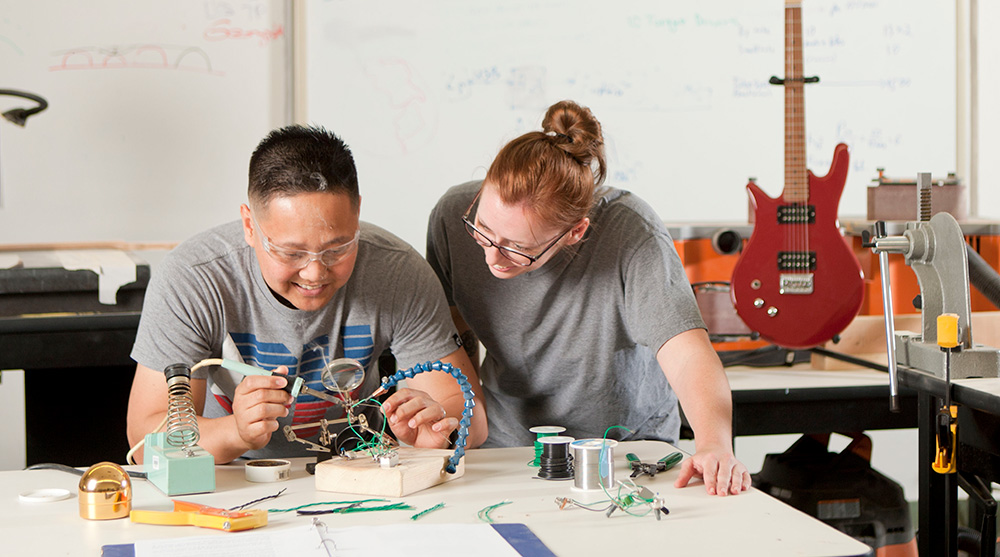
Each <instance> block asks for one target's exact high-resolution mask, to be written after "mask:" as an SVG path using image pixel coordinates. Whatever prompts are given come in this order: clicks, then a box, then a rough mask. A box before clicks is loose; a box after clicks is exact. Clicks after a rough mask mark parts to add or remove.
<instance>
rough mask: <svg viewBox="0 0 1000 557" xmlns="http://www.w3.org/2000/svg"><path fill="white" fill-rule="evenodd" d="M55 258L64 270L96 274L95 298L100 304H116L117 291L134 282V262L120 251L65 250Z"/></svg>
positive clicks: (57, 253) (59, 252)
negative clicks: (87, 271)
mask: <svg viewBox="0 0 1000 557" xmlns="http://www.w3.org/2000/svg"><path fill="white" fill-rule="evenodd" d="M55 256H56V257H57V258H58V259H59V262H60V264H61V265H62V266H63V268H65V269H66V270H69V271H78V270H81V269H84V270H89V271H93V272H94V273H96V274H97V297H98V301H100V302H101V303H102V304H106V305H114V304H116V303H117V294H118V289H119V288H121V287H122V286H124V285H126V284H130V283H133V282H135V262H134V261H132V259H131V258H130V257H129V256H128V255H127V254H126V253H125V252H123V251H121V250H111V249H95V250H66V251H57V252H55Z"/></svg>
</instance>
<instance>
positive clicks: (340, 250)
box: [250, 213, 361, 269]
mask: <svg viewBox="0 0 1000 557" xmlns="http://www.w3.org/2000/svg"><path fill="white" fill-rule="evenodd" d="M250 220H252V221H253V225H254V226H255V227H256V228H257V232H260V242H261V244H263V246H264V251H266V252H267V254H268V255H270V256H271V258H272V259H274V260H275V261H277V262H278V263H281V264H282V265H287V266H289V267H292V268H295V269H305V268H306V267H307V266H309V264H310V263H312V262H313V261H319V262H320V265H323V266H324V267H332V266H334V265H336V264H337V263H340V262H341V261H342V260H343V259H344V258H345V257H347V256H348V254H350V253H351V251H353V250H354V248H356V247H357V246H358V238H360V237H361V228H358V230H357V232H355V233H354V238H352V239H351V241H349V242H347V243H344V244H341V245H339V246H334V247H332V248H329V249H325V250H323V251H321V252H319V253H317V252H314V251H309V250H304V249H296V250H293V249H286V248H283V247H280V246H276V245H274V244H272V243H271V241H270V240H268V239H267V234H265V233H264V231H263V230H261V229H260V224H258V223H257V217H255V216H254V214H253V213H250Z"/></svg>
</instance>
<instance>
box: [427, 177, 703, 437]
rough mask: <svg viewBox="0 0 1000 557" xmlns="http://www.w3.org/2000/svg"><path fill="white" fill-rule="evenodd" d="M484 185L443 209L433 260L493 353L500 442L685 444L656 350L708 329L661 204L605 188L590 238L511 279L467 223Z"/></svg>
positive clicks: (433, 228) (490, 374)
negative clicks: (552, 431) (555, 437)
mask: <svg viewBox="0 0 1000 557" xmlns="http://www.w3.org/2000/svg"><path fill="white" fill-rule="evenodd" d="M480 184H481V183H480V182H469V183H466V184H462V185H459V186H455V187H453V188H451V189H450V190H449V191H448V192H447V193H446V194H445V195H444V196H443V197H442V198H441V200H440V201H439V202H438V204H437V206H436V207H435V208H434V211H433V212H432V213H431V217H430V222H429V227H428V233H427V259H428V261H429V262H430V264H431V267H432V268H434V270H435V272H437V274H438V278H440V279H441V283H442V284H443V285H444V289H445V294H446V296H447V297H448V301H449V303H450V304H451V305H453V306H455V307H457V308H458V310H459V312H460V313H461V315H462V318H463V319H465V322H466V323H467V324H468V325H469V326H470V327H471V329H472V330H473V332H475V333H476V335H477V336H478V337H479V340H480V341H481V342H482V343H483V346H485V348H486V355H485V359H484V361H483V364H482V367H481V369H480V372H479V377H480V380H481V381H482V383H483V390H484V394H485V402H486V409H487V417H488V418H489V432H490V433H489V438H488V439H487V441H486V444H485V445H484V446H490V447H497V446H519V445H530V444H531V443H533V442H534V439H535V436H534V434H532V433H530V432H529V431H528V428H530V427H532V426H538V425H555V426H564V427H566V433H565V434H566V435H569V436H572V437H576V438H578V439H582V438H593V437H598V438H599V437H602V436H603V435H604V433H605V430H606V429H607V428H608V427H610V426H624V427H627V428H628V429H630V430H632V433H631V434H629V433H627V432H622V431H621V430H613V431H612V432H610V433H609V435H608V436H609V437H612V438H617V439H659V440H663V441H668V442H675V441H676V440H677V437H678V434H679V429H680V416H679V413H678V411H677V397H676V395H675V394H674V392H673V390H672V389H671V388H670V385H669V384H668V383H667V380H666V377H665V376H664V374H663V371H662V370H661V368H660V366H659V364H658V363H657V360H656V352H657V350H659V348H660V347H661V346H663V344H664V343H665V342H667V341H668V340H669V339H670V338H672V337H673V336H675V335H677V334H678V333H681V332H684V331H687V330H690V329H694V328H704V327H705V324H704V322H703V321H702V318H701V314H700V313H699V311H698V307H697V305H696V303H695V300H694V294H693V292H692V290H691V286H690V283H689V282H688V279H687V276H686V275H685V273H684V268H683V266H682V265H681V261H680V258H679V257H678V256H677V252H676V250H675V249H674V246H673V241H672V240H671V238H670V235H669V233H668V232H667V230H666V228H665V227H664V226H663V223H662V222H661V221H660V220H659V218H658V217H657V216H656V213H655V212H654V211H653V209H652V208H651V207H649V205H647V204H646V203H645V202H643V201H642V200H640V199H638V198H637V197H636V196H635V195H632V194H630V193H629V192H626V191H622V190H617V189H613V188H603V189H602V190H601V191H600V192H598V196H599V199H598V202H597V204H596V207H595V208H594V210H593V211H592V212H591V214H590V215H589V216H590V221H591V223H590V228H589V231H588V233H587V235H586V236H585V237H584V239H583V241H581V242H579V243H577V244H576V245H574V246H571V247H569V248H567V249H564V250H563V251H562V252H560V253H559V254H557V255H555V256H554V257H553V258H551V259H550V260H549V261H548V262H546V263H545V264H544V265H543V266H542V267H540V268H538V269H534V270H532V271H530V272H528V273H524V274H522V275H519V276H516V277H514V278H510V279H498V278H496V277H494V276H493V275H492V273H490V270H489V268H488V266H487V264H486V262H485V257H484V252H483V248H482V247H481V246H479V245H478V244H477V243H476V242H475V240H473V239H472V237H471V236H469V234H468V232H467V231H466V230H465V226H464V224H463V222H462V219H461V217H462V215H463V214H464V213H465V211H466V210H467V209H468V208H469V206H470V205H471V204H472V201H473V199H474V198H475V196H476V193H477V192H478V191H479V187H480Z"/></svg>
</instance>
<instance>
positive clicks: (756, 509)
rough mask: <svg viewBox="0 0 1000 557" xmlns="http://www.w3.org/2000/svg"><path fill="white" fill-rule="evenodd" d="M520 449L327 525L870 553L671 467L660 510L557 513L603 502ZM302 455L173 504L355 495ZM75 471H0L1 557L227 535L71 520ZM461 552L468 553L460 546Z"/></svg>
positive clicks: (607, 550)
mask: <svg viewBox="0 0 1000 557" xmlns="http://www.w3.org/2000/svg"><path fill="white" fill-rule="evenodd" d="M673 450H675V449H674V448H673V447H671V446H670V445H668V444H665V443H660V442H654V441H636V442H627V443H622V444H620V445H619V446H618V447H617V448H616V449H615V470H616V471H615V478H616V479H617V480H622V479H626V478H627V477H628V475H629V470H628V465H627V462H626V460H625V454H626V453H627V452H633V453H635V454H636V455H637V456H639V457H640V458H641V459H643V460H644V461H647V462H649V461H655V460H657V459H659V458H661V457H663V456H665V455H667V454H668V453H670V452H672V451H673ZM533 457H534V450H533V448H531V447H523V448H508V449H479V450H473V451H470V452H469V453H468V454H467V456H466V459H467V461H466V472H465V475H464V476H463V477H461V478H459V479H456V480H454V481H451V482H448V483H446V484H443V485H439V486H436V487H433V488H430V489H427V490H424V491H421V492H418V493H414V494H411V495H408V496H406V497H402V498H400V499H393V500H392V501H393V502H396V501H404V502H406V503H408V504H410V505H412V506H413V507H415V510H412V511H380V512H374V513H358V514H334V515H323V519H324V520H325V522H326V523H327V525H328V526H329V527H330V528H340V527H346V526H357V525H366V524H368V525H371V524H387V523H399V524H403V523H412V521H411V520H410V516H412V515H413V514H415V513H416V512H418V511H419V510H423V509H427V508H429V507H431V506H434V505H436V504H438V503H441V502H444V503H446V506H445V507H444V508H442V509H440V510H438V511H435V512H432V513H429V514H427V515H425V516H424V517H422V518H421V519H420V520H419V521H418V522H417V524H445V523H449V524H451V523H481V522H480V520H479V518H478V517H477V511H479V510H480V509H483V508H484V507H487V506H489V505H493V504H496V503H499V502H501V501H503V500H510V501H511V504H508V505H505V506H502V507H499V508H497V509H496V510H494V511H493V512H492V517H493V518H494V519H495V520H496V522H508V523H524V524H527V525H528V527H529V528H530V529H531V530H532V531H533V532H534V533H535V535H537V536H538V538H539V539H540V540H541V541H542V542H544V543H545V544H546V545H547V546H548V547H549V548H550V549H551V550H552V551H553V552H554V553H556V554H557V555H568V556H575V555H614V554H616V553H618V554H620V553H621V552H622V551H625V550H627V551H628V552H629V553H632V554H637V555H638V554H653V553H660V552H668V553H669V554H671V555H736V554H739V555H753V554H760V555H815V556H820V555H869V554H871V549H870V548H869V547H868V546H867V545H865V544H862V543H860V542H858V541H856V540H854V539H853V538H850V537H848V536H846V535H844V534H842V533H841V532H839V531H837V530H835V529H833V528H831V527H829V526H827V525H826V524H824V523H822V522H820V521H818V520H816V519H814V518H812V517H810V516H808V515H806V514H804V513H801V512H799V511H797V510H795V509H793V508H792V507H790V506H788V505H785V504H784V503H781V502H780V501H778V500H777V499H774V498H772V497H770V496H768V495H765V494H764V493H762V492H759V491H757V490H754V489H751V490H750V491H749V492H747V493H744V494H742V495H739V496H729V497H712V496H709V495H708V494H707V493H706V492H705V489H704V487H703V486H702V485H701V483H700V482H697V483H696V484H695V485H692V486H689V487H687V488H684V489H676V488H674V487H673V482H674V480H675V479H676V477H677V474H678V472H679V470H680V467H679V466H678V467H676V468H674V469H672V470H669V471H667V472H663V473H660V474H657V475H656V477H655V478H649V477H645V476H642V477H640V478H637V480H638V483H640V484H641V485H644V486H646V487H648V488H650V489H651V490H653V491H656V492H659V493H660V494H661V495H662V496H663V497H664V499H665V501H666V505H667V507H668V508H669V509H670V514H669V515H667V516H665V517H664V518H663V519H662V520H660V521H657V520H656V519H655V518H654V516H653V515H652V514H650V515H648V516H645V517H634V516H628V515H626V514H624V513H621V512H616V513H615V514H614V515H613V516H612V517H611V518H608V517H606V516H605V515H604V514H603V513H599V512H589V511H586V510H583V509H580V508H567V509H564V510H560V509H559V507H558V506H557V504H556V503H555V498H556V497H572V498H574V499H577V500H581V501H596V500H600V499H604V495H603V494H602V493H601V492H596V493H594V492H580V491H576V490H574V489H573V488H572V484H573V482H572V480H569V481H547V480H540V479H537V478H534V475H535V472H536V469H535V468H532V467H530V466H528V462H529V461H530V460H532V458H533ZM309 460H310V459H305V458H302V459H294V460H293V465H292V474H291V478H290V479H289V480H288V481H285V482H279V483H263V484H254V483H250V482H247V481H246V480H245V477H244V470H243V466H242V465H241V464H234V465H228V466H219V467H217V468H216V484H217V487H216V491H215V492H213V493H208V494H202V495H192V496H181V497H177V499H183V500H188V501H193V502H197V503H201V504H205V505H210V506H214V507H222V508H229V507H235V506H238V505H241V504H243V503H246V502H249V501H251V500H254V499H257V498H260V497H263V496H266V495H271V494H273V493H276V492H277V491H278V490H280V489H281V488H287V491H286V492H285V494H284V495H282V496H281V497H280V498H278V499H274V500H270V501H266V502H264V503H263V504H261V505H260V506H259V507H258V508H267V509H274V508H281V509H286V508H291V507H295V506H299V505H303V504H307V503H314V502H322V501H338V500H346V499H363V498H365V497H362V496H356V495H345V494H336V493H328V492H319V491H316V490H315V487H314V478H313V477H312V476H310V475H308V474H307V473H306V471H305V464H306V462H308V461H309ZM78 482H79V477H78V476H75V475H72V474H68V473H65V472H59V471H55V470H31V471H13V472H0V554H3V555H45V556H54V555H88V556H95V555H100V552H101V546H103V545H105V544H121V543H131V542H135V541H137V540H142V539H156V538H167V537H190V536H201V535H216V536H238V535H240V534H239V533H226V532H221V531H217V530H210V529H203V528H196V527H192V526H157V525H148V524H134V523H131V522H130V521H129V520H128V519H120V520H110V521H89V520H85V519H83V518H80V515H79V500H78V498H77V497H76V495H75V494H76V493H77V484H78ZM38 488H64V489H69V490H70V491H71V492H72V493H73V494H74V496H73V497H71V498H70V499H66V500H63V501H57V502H50V503H22V502H20V501H19V499H18V494H19V493H20V492H23V491H25V490H28V489H38ZM133 508H134V509H155V510H169V509H170V508H171V503H170V500H169V498H168V497H167V496H165V495H163V494H162V493H161V492H160V491H159V490H158V489H157V488H156V487H155V486H153V485H152V484H150V483H148V482H146V481H144V480H135V482H134V498H133ZM310 520H311V519H310V517H304V516H296V515H295V513H280V514H278V513H271V514H270V516H269V521H268V525H267V526H266V527H265V529H262V530H259V531H261V532H262V531H264V530H266V529H280V528H291V527H296V526H303V525H305V524H308V523H309V521H310ZM470 551H473V549H472V548H470Z"/></svg>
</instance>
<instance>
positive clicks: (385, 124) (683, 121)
mask: <svg viewBox="0 0 1000 557" xmlns="http://www.w3.org/2000/svg"><path fill="white" fill-rule="evenodd" d="M802 16H803V35H804V67H805V75H807V76H809V75H817V76H819V77H820V79H821V81H820V83H818V84H814V85H809V86H807V88H806V93H805V99H806V101H805V102H806V131H807V139H808V148H807V156H808V166H809V168H810V169H811V170H813V171H814V172H815V173H816V174H819V175H824V174H826V172H827V170H828V168H829V165H830V162H831V159H832V157H833V151H834V146H835V145H836V144H837V143H838V142H845V143H847V144H848V146H849V147H850V148H851V157H852V160H851V165H850V172H849V174H848V178H847V186H846V188H845V191H844V196H843V199H842V201H841V204H840V213H841V215H852V216H858V215H861V216H863V215H864V214H865V211H866V199H867V197H866V196H867V193H866V187H867V186H868V185H869V183H870V182H871V180H872V179H873V178H874V177H875V176H876V174H877V171H876V169H877V168H878V167H884V168H885V169H886V174H887V175H888V176H892V177H914V176H915V175H916V173H917V172H932V173H933V174H934V175H935V176H937V175H942V176H943V175H944V174H945V173H947V172H952V171H955V158H956V155H955V149H956V147H955V142H956V140H955V137H956V130H955V98H956V97H955V95H956V93H955V28H956V26H955V8H954V5H953V3H952V2H930V1H925V2H919V3H914V2H912V1H907V0H840V1H829V0H815V1H813V0H807V1H806V2H804V5H803V8H802ZM306 20H307V22H308V24H307V26H306V27H307V29H306V33H307V37H306V43H307V45H308V47H307V53H308V61H307V64H306V74H305V75H306V79H305V81H306V83H305V88H306V103H307V114H308V119H309V121H310V122H312V123H317V124H323V125H325V126H327V127H328V128H330V129H332V130H333V131H335V132H337V133H339V134H340V135H342V137H343V138H344V139H345V141H347V143H348V144H350V145H351V146H352V148H353V150H354V153H355V156H356V159H357V162H358V166H359V176H360V179H361V191H362V197H363V201H362V216H363V217H365V218H368V219H369V220H376V221H377V222H378V223H379V224H381V225H383V226H385V227H387V228H389V229H390V230H392V231H394V232H396V233H397V234H399V235H401V236H402V237H403V238H404V239H405V240H407V241H409V242H410V243H411V244H413V245H414V246H415V247H417V248H418V249H419V250H420V251H423V247H424V235H425V228H426V217H427V214H428V213H429V211H430V209H431V207H432V206H433V204H434V202H435V201H436V200H437V198H438V197H439V196H440V195H441V194H442V193H443V192H444V190H445V189H446V188H447V187H449V186H451V185H454V184H457V183H460V182H463V181H466V180H470V179H475V178H482V177H483V176H484V174H485V171H486V169H487V168H488V167H489V165H490V162H491V161H492V159H493V156H494V155H495V154H496V152H497V150H498V149H499V148H500V147H501V146H502V145H503V144H504V143H505V142H506V141H509V140H510V139H513V138H514V137H516V136H517V135H519V134H521V133H524V132H526V131H530V130H533V129H538V127H539V126H540V123H541V118H542V116H543V114H544V111H545V109H546V108H547V107H548V106H549V105H551V104H552V103H554V102H556V101H558V100H561V99H566V98H568V99H573V100H575V101H577V102H579V103H580V104H583V105H585V106H589V107H590V108H591V109H592V110H593V112H594V114H595V115H596V116H597V118H598V119H599V120H600V121H601V122H602V124H603V128H604V133H605V139H606V144H607V150H608V159H609V178H610V179H609V183H610V184H612V185H614V186H617V187H621V188H625V189H629V190H632V191H634V192H636V193H637V194H639V195H640V196H641V197H643V198H644V199H646V200H647V201H649V202H650V203H651V204H652V205H653V207H654V208H655V209H656V210H657V211H658V212H659V214H660V216H661V217H662V218H663V219H665V220H667V221H735V222H746V218H747V212H748V210H747V196H746V191H745V185H746V183H747V179H748V178H749V177H751V176H752V177H756V178H757V181H758V184H759V185H760V186H761V187H762V188H764V190H765V191H767V192H768V193H769V194H770V195H772V196H776V195H779V194H780V193H781V191H782V188H783V184H782V182H783V179H784V169H783V164H784V157H783V153H784V143H783V141H784V140H783V126H784V91H783V89H782V88H781V87H780V86H772V85H769V84H768V79H769V78H770V76H772V75H777V76H781V75H782V73H783V71H784V54H783V53H784V2H782V1H781V0H772V1H770V2H762V1H758V0H755V1H745V0H726V1H721V0H720V1H713V2H704V1H701V2H699V1H695V0H672V1H663V0H624V1H620V2H606V1H594V0H547V1H540V0H539V1H531V0H504V1H502V2H500V1H497V2H478V1H467V0H438V1H435V2H406V1H401V0H396V1H385V0H374V1H373V0H364V1H362V0H332V1H327V2H312V3H309V4H308V14H307V18H306Z"/></svg>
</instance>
